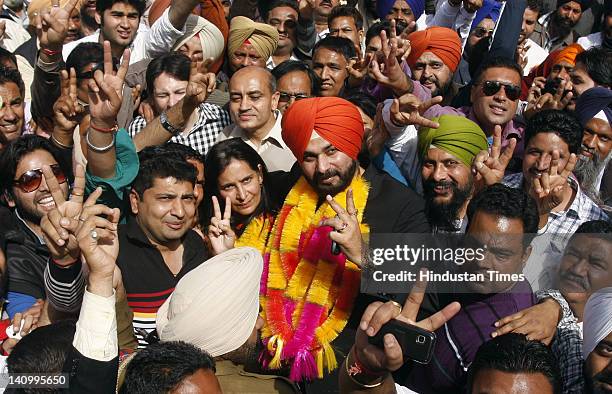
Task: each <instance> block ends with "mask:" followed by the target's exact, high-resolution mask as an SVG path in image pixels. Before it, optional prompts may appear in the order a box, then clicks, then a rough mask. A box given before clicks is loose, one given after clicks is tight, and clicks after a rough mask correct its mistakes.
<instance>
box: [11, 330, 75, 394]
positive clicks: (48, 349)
mask: <svg viewBox="0 0 612 394" xmlns="http://www.w3.org/2000/svg"><path fill="white" fill-rule="evenodd" d="M75 331H76V323H75V321H74V320H60V321H58V322H57V323H53V324H50V325H48V326H42V327H38V328H37V329H35V330H34V331H32V332H31V333H29V334H28V335H26V336H25V337H23V339H21V340H20V341H19V342H18V343H17V345H15V348H14V349H13V351H12V352H11V354H10V355H9V356H8V359H7V360H6V364H7V366H8V372H9V373H12V374H53V373H60V372H62V369H63V367H64V363H65V362H66V357H67V355H68V352H69V351H70V349H71V348H72V341H73V339H74V333H75ZM19 392H24V393H28V392H32V393H34V392H41V390H40V389H30V390H20V391H19Z"/></svg>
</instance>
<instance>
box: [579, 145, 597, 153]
mask: <svg viewBox="0 0 612 394" xmlns="http://www.w3.org/2000/svg"><path fill="white" fill-rule="evenodd" d="M582 150H583V151H585V152H587V153H590V154H592V155H595V153H597V151H596V150H595V148H590V147H588V146H586V145H582Z"/></svg>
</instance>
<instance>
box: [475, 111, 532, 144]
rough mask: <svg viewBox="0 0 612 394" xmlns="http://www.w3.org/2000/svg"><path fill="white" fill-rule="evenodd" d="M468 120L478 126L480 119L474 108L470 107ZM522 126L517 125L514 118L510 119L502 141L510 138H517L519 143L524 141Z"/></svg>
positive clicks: (503, 131) (505, 127)
mask: <svg viewBox="0 0 612 394" xmlns="http://www.w3.org/2000/svg"><path fill="white" fill-rule="evenodd" d="M467 117H468V119H469V120H471V121H473V122H474V123H476V124H478V119H477V118H476V114H475V113H474V107H469V112H468V115H467ZM519 127H520V125H519V124H518V122H517V124H516V125H515V121H514V118H513V119H510V120H509V121H508V123H506V125H505V126H504V129H503V130H502V141H505V140H507V139H509V138H516V139H517V142H518V141H521V140H522V139H523V133H522V132H521V131H520V130H519Z"/></svg>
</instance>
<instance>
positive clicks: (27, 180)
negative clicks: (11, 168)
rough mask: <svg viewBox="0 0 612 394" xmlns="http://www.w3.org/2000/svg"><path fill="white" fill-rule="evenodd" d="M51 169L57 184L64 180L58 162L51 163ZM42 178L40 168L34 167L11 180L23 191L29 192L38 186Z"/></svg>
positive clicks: (64, 176)
mask: <svg viewBox="0 0 612 394" xmlns="http://www.w3.org/2000/svg"><path fill="white" fill-rule="evenodd" d="M51 171H53V175H55V178H56V179H57V182H58V183H59V184H62V183H64V182H66V175H64V171H62V169H61V167H60V166H59V164H53V165H52V166H51ZM42 178H43V172H42V169H40V168H36V169H34V170H30V171H26V172H25V173H24V174H23V175H21V176H20V177H19V178H18V179H15V180H14V181H13V185H14V186H17V187H18V188H20V189H21V191H22V192H24V193H30V192H33V191H34V190H37V189H38V188H39V187H40V183H41V181H42Z"/></svg>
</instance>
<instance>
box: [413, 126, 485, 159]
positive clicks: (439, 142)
mask: <svg viewBox="0 0 612 394" xmlns="http://www.w3.org/2000/svg"><path fill="white" fill-rule="evenodd" d="M432 121H434V122H438V123H439V124H440V127H438V128H437V129H433V128H430V127H422V128H421V129H420V130H419V145H418V148H419V154H420V156H421V158H423V157H425V155H427V151H428V150H429V147H430V146H432V145H433V146H435V147H436V148H438V149H442V150H443V151H445V152H448V153H450V154H451V155H453V156H455V157H456V158H457V159H459V160H461V162H462V163H463V164H465V165H466V166H468V167H470V166H471V165H472V161H473V160H474V157H476V155H477V154H478V153H479V152H480V151H482V150H487V149H488V148H489V145H488V143H487V137H486V135H485V133H484V132H483V131H482V129H481V128H480V126H478V125H477V124H476V123H474V122H472V121H471V120H469V119H468V118H466V117H464V116H457V115H442V116H439V117H437V118H433V119H432Z"/></svg>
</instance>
